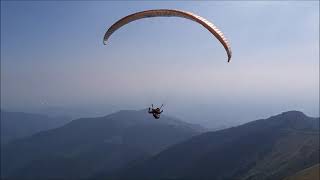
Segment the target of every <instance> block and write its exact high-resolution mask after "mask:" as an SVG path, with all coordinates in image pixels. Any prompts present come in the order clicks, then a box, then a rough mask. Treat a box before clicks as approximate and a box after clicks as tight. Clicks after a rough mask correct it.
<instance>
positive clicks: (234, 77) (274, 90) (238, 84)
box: [1, 1, 319, 125]
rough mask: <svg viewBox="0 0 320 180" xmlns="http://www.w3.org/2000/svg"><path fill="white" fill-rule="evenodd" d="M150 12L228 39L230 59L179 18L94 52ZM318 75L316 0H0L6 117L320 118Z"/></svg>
mask: <svg viewBox="0 0 320 180" xmlns="http://www.w3.org/2000/svg"><path fill="white" fill-rule="evenodd" d="M158 8H170V9H181V10H186V11H191V12H193V13H195V14H198V15H200V16H202V17H204V18H206V19H208V20H209V21H211V22H213V23H214V24H215V25H216V26H217V27H218V28H220V30H221V31H222V32H223V33H224V34H225V36H226V37H227V38H228V40H229V41H230V42H231V47H232V50H233V58H232V60H231V63H226V61H227V58H226V53H225V51H224V49H223V47H222V46H221V44H219V42H218V41H217V40H216V39H215V38H213V37H212V36H211V34H210V33H209V32H208V31H207V30H206V29H204V28H203V27H202V26H200V25H198V24H197V23H194V22H192V21H189V20H186V19H182V18H150V19H143V20H140V21H135V22H133V23H130V24H128V25H127V26H125V27H123V28H121V29H119V30H118V31H117V32H115V33H114V34H113V35H112V36H111V38H110V41H109V44H108V45H107V46H104V45H103V44H102V38H103V35H104V33H105V31H106V29H107V28H108V27H109V26H110V25H112V24H113V23H114V22H115V21H117V20H118V19H120V18H121V17H123V16H126V15H128V14H131V13H134V12H137V11H142V10H146V9H158ZM318 75H319V2H318V1H307V2H303V1H284V2H275V1H272V2H264V1H255V2H252V1H251V2H250V1H248V2H246V1H241V2H235V1H228V2H222V1H218V2H215V1H200V2H196V1H192V2H181V1H172V2H168V1H165V2H160V1H156V2H151V1H149V2H148V1H132V2H131V1H122V2H116V1H95V2H89V1H77V2H76V1H65V2H38V1H30V2H22V1H17V2H3V1H1V107H2V108H5V109H13V110H15V109H16V110H24V109H25V110H30V109H39V108H43V107H63V108H70V107H98V106H101V107H112V108H111V109H112V111H115V110H119V109H142V108H144V107H146V106H147V105H148V104H151V103H155V104H157V103H158V104H159V103H160V104H161V103H165V104H166V106H167V108H166V112H167V113H168V114H172V115H176V116H178V117H180V118H183V119H185V120H187V121H190V122H198V123H202V124H208V125H212V124H214V123H213V122H214V121H213V120H217V119H219V120H220V121H222V120H223V121H241V122H242V121H248V120H254V119H256V118H263V117H267V116H269V115H272V114H277V113H280V112H282V111H286V110H294V109H295V110H301V111H303V112H305V113H306V114H308V115H311V116H318V115H319V110H318V109H319V100H318V99H319V76H318ZM92 109H93V111H94V108H92ZM109 111H110V109H109V110H107V109H106V110H105V112H101V113H106V112H109Z"/></svg>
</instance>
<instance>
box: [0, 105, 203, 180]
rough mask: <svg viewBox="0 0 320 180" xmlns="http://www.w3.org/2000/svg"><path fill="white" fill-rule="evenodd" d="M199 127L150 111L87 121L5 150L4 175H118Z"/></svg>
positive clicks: (72, 176) (33, 177)
mask: <svg viewBox="0 0 320 180" xmlns="http://www.w3.org/2000/svg"><path fill="white" fill-rule="evenodd" d="M202 130H203V129H202V128H201V127H199V126H197V125H192V124H188V123H184V122H182V121H179V120H177V119H175V118H171V117H167V116H162V117H161V119H159V120H155V119H154V118H153V117H152V116H151V115H150V114H148V113H146V110H142V111H120V112H117V113H114V114H111V115H108V116H105V117H98V118H82V119H77V120H73V121H72V122H70V123H69V124H67V125H65V126H63V127H60V128H57V129H53V130H49V131H45V132H40V133H38V134H36V135H34V136H32V137H29V138H25V139H21V140H18V141H14V142H12V143H9V144H7V145H6V146H4V147H3V148H2V149H1V150H2V152H1V153H2V158H1V172H2V177H10V178H16V179H23V178H31V179H35V178H39V179H47V178H62V179H63V178H65V179H71V178H75V179H78V178H84V177H89V176H92V175H93V174H96V173H98V172H112V171H113V170H115V169H118V168H121V167H124V166H125V165H127V163H129V162H132V161H136V160H140V159H145V158H147V157H149V156H151V155H153V154H155V153H157V152H159V151H161V150H163V149H165V148H166V147H168V146H170V145H173V144H175V143H178V142H181V141H183V140H186V139H188V138H190V137H192V136H194V135H197V134H199V133H200V132H202Z"/></svg>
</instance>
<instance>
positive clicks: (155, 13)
mask: <svg viewBox="0 0 320 180" xmlns="http://www.w3.org/2000/svg"><path fill="white" fill-rule="evenodd" d="M152 17H180V18H185V19H189V20H191V21H194V22H197V23H198V24H201V25H202V26H203V27H205V28H206V29H207V30H208V31H209V32H210V33H211V34H212V35H213V36H214V37H215V38H217V39H218V40H219V42H220V43H221V44H222V45H223V47H224V49H225V51H226V53H227V56H228V62H230V60H231V56H232V52H231V47H230V44H229V42H228V40H227V39H226V38H225V37H224V35H223V33H222V32H221V31H220V30H219V29H218V28H217V27H216V26H215V25H214V24H213V23H211V22H209V21H208V20H206V19H204V18H203V17H201V16H198V15H196V14H193V13H191V12H187V11H181V10H175V9H153V10H146V11H141V12H136V13H133V14H130V15H128V16H125V17H123V18H121V19H120V20H118V21H117V22H115V23H114V24H113V25H111V26H110V27H109V28H108V30H107V32H106V33H105V35H104V38H103V44H104V45H106V44H107V42H108V40H109V38H110V36H111V35H112V34H113V33H114V32H115V31H117V30H118V29H119V28H121V27H122V26H124V25H126V24H128V23H130V22H132V21H136V20H139V19H143V18H152ZM161 108H162V106H161V107H160V108H153V105H152V108H149V111H148V112H149V113H150V114H152V115H153V117H154V118H155V119H159V118H160V114H161V113H162V112H163V110H161Z"/></svg>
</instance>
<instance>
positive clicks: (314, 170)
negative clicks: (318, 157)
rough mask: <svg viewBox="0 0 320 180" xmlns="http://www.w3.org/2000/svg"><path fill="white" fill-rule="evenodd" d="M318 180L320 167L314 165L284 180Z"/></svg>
mask: <svg viewBox="0 0 320 180" xmlns="http://www.w3.org/2000/svg"><path fill="white" fill-rule="evenodd" d="M317 179H320V165H319V164H317V165H314V166H312V167H309V168H306V169H304V170H302V171H299V172H298V173H296V174H294V175H292V176H289V177H287V178H285V179H284V180H317Z"/></svg>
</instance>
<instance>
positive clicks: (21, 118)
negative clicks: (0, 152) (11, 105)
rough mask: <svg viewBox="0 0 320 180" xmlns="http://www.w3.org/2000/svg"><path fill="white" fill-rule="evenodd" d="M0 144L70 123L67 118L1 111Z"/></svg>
mask: <svg viewBox="0 0 320 180" xmlns="http://www.w3.org/2000/svg"><path fill="white" fill-rule="evenodd" d="M0 112H1V118H0V121H1V144H6V143H8V142H10V141H12V140H14V139H17V138H23V137H26V136H31V135H32V134H35V133H37V132H40V131H44V130H48V129H52V128H56V127H59V126H62V125H64V124H66V123H67V122H69V121H70V119H69V118H67V117H56V118H50V117H48V116H45V115H40V114H32V113H23V112H7V111H3V110H1V111H0Z"/></svg>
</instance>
